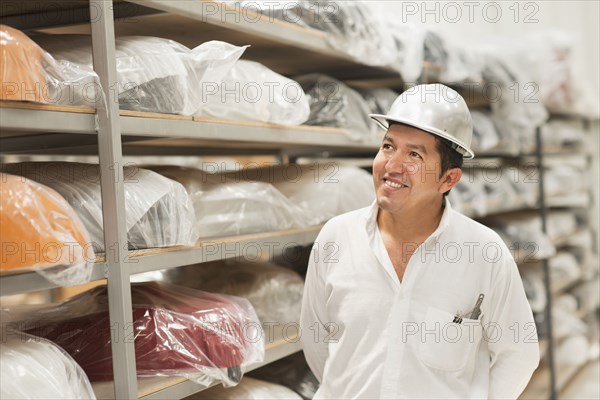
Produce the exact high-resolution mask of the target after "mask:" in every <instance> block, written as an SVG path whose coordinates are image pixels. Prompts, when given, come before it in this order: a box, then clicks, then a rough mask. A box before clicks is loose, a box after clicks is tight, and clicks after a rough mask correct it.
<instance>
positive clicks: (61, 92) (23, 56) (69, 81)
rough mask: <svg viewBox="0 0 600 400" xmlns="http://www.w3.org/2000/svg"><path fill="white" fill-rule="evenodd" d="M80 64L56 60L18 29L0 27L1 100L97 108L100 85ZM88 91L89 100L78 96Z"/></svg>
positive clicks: (74, 61) (94, 74) (93, 73)
mask: <svg viewBox="0 0 600 400" xmlns="http://www.w3.org/2000/svg"><path fill="white" fill-rule="evenodd" d="M79 62H80V61H79V60H71V61H65V60H58V61H57V60H55V59H54V58H53V57H52V56H51V55H50V54H48V53H47V52H46V51H44V50H43V49H42V48H41V47H40V46H38V45H37V44H36V43H35V42H34V41H33V40H31V39H30V38H29V37H28V36H27V35H25V34H24V33H23V32H21V31H19V30H18V29H14V28H11V27H9V26H6V25H0V86H1V91H0V99H2V100H12V101H32V102H36V103H57V104H72V105H91V106H95V101H96V98H97V97H98V96H101V93H102V91H101V90H100V83H99V82H100V81H99V79H98V76H97V75H96V73H95V72H94V71H93V70H92V69H87V68H85V66H82V65H80V64H79ZM82 90H85V93H86V95H87V96H86V97H84V96H75V95H74V94H75V93H76V92H78V91H79V92H80V93H82Z"/></svg>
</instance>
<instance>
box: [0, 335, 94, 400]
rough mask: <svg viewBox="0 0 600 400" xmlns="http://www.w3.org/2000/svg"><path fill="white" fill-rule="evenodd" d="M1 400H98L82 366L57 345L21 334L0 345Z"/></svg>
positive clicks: (8, 336)
mask: <svg viewBox="0 0 600 400" xmlns="http://www.w3.org/2000/svg"><path fill="white" fill-rule="evenodd" d="M0 381H1V382H2V386H0V398H1V399H11V400H12V399H40V400H42V399H44V400H45V399H69V400H71V399H95V398H96V396H95V395H94V391H93V390H92V386H91V385H90V381H89V380H88V378H87V376H86V375H85V373H84V372H83V370H82V369H81V367H80V366H79V365H77V363H76V362H75V361H74V360H73V359H72V358H71V356H69V355H68V354H67V353H66V352H65V351H64V350H63V349H61V348H60V347H58V346H57V345H55V344H54V343H52V342H50V341H48V340H45V339H42V338H39V337H35V336H31V335H27V334H25V333H21V332H11V333H8V334H6V332H5V333H4V334H3V335H2V341H0Z"/></svg>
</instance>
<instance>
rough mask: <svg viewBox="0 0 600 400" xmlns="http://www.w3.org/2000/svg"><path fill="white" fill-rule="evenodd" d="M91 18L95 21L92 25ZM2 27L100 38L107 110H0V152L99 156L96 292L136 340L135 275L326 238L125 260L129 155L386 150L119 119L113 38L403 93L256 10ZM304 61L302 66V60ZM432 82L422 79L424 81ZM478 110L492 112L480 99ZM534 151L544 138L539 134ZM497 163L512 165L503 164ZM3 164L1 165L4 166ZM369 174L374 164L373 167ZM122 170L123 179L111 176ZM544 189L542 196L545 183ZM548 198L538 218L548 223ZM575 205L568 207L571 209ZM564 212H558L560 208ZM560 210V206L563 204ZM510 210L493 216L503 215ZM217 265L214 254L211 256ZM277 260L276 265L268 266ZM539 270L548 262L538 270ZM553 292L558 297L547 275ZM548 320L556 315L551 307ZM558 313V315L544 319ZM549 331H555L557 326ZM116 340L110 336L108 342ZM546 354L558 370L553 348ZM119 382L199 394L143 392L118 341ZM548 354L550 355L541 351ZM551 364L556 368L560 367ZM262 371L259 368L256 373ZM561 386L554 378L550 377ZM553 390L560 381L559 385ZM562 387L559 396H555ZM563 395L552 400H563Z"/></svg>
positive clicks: (67, 13)
mask: <svg viewBox="0 0 600 400" xmlns="http://www.w3.org/2000/svg"><path fill="white" fill-rule="evenodd" d="M90 16H91V17H90ZM0 18H1V23H3V24H7V25H10V26H13V27H15V28H18V29H23V30H27V29H42V30H45V31H46V32H49V33H63V32H69V33H90V34H91V35H92V44H93V55H94V69H95V71H96V72H97V74H98V75H99V77H100V81H101V84H102V87H103V88H104V92H105V93H104V94H105V97H106V99H107V100H108V101H106V103H103V104H98V109H97V110H95V109H91V108H82V107H66V106H53V105H39V104H36V105H32V104H29V103H14V102H2V103H0V128H1V132H0V151H1V152H2V153H11V154H19V153H27V154H93V155H98V156H99V163H100V169H101V171H102V175H101V186H102V211H103V215H104V235H105V237H104V240H105V243H109V244H110V243H112V244H115V245H114V246H111V245H109V246H105V248H106V249H108V250H107V253H106V254H105V255H104V256H100V257H98V258H97V260H96V262H95V266H94V269H93V274H92V280H100V279H107V281H108V286H109V304H110V316H111V324H116V326H119V327H122V332H121V334H125V335H126V336H125V337H127V334H129V335H130V337H132V333H133V332H132V324H131V295H130V282H129V277H130V275H133V274H136V273H141V272H146V271H152V270H158V269H163V268H174V267H177V266H180V265H187V264H192V263H197V262H205V261H213V260H217V259H223V258H226V257H238V256H242V254H240V253H235V252H234V253H232V252H230V251H229V252H227V254H225V252H223V251H220V250H217V251H214V249H213V248H211V251H210V252H208V251H207V249H209V248H210V246H216V247H217V248H219V246H220V245H221V244H223V243H232V242H233V243H238V244H241V245H243V244H244V243H248V242H249V241H252V243H254V244H256V243H258V248H259V249H265V244H266V243H267V242H269V241H272V240H273V239H279V240H280V241H281V243H295V244H297V245H309V244H310V243H312V241H314V239H315V238H316V235H317V233H318V231H319V229H320V227H318V226H317V227H311V228H308V229H296V230H288V231H280V232H266V233H264V234H258V235H247V236H239V237H230V238H219V239H214V240H204V241H201V242H199V243H198V244H197V245H196V246H193V247H185V248H184V247H178V248H167V249H160V250H157V249H148V250H143V251H136V252H128V251H121V252H119V249H124V248H126V247H125V246H126V243H127V238H126V229H125V226H124V221H125V218H124V215H125V212H126V210H125V204H124V187H123V165H124V164H123V152H127V153H128V154H132V155H143V154H153V155H158V154H160V155H165V154H179V155H181V154H185V155H201V154H225V153H226V154H256V153H257V152H260V154H274V155H281V154H286V155H287V154H291V155H292V156H293V157H294V158H296V157H298V156H302V155H307V156H314V155H315V154H320V153H326V154H327V156H328V157H335V156H343V157H349V156H354V157H357V159H356V160H357V161H354V162H355V163H358V164H360V165H361V166H364V162H363V161H361V160H364V157H371V158H372V156H373V155H374V154H375V152H376V151H377V148H378V147H379V144H380V143H379V140H378V139H377V138H375V137H374V138H373V140H371V141H367V142H355V141H352V140H350V139H348V137H347V136H346V135H345V134H344V131H343V130H342V129H337V128H320V127H308V126H299V127H288V126H278V125H272V124H264V123H253V122H240V121H223V120H214V119H207V118H195V117H183V116H176V115H162V114H152V113H138V112H130V111H119V107H118V101H116V100H115V99H111V98H110V97H109V96H110V91H109V90H107V89H106V88H110V87H114V84H115V82H116V81H117V80H116V66H115V57H114V56H115V40H114V38H115V34H117V35H126V34H136V35H155V34H156V27H157V26H160V35H161V37H165V38H169V39H173V40H176V41H179V42H180V43H182V44H184V45H187V46H189V47H193V46H196V45H198V44H200V43H201V42H202V41H205V40H206V39H207V38H208V37H210V38H217V39H220V40H224V41H228V42H230V43H233V44H236V45H245V44H248V43H251V44H252V46H251V47H250V48H249V49H248V50H247V51H246V53H245V56H244V58H248V59H252V60H255V61H258V62H261V63H263V64H265V65H266V66H267V67H269V68H271V69H273V70H274V71H276V72H278V73H281V74H283V75H287V76H293V75H296V74H302V73H309V72H317V71H318V72H321V73H326V74H329V75H331V76H333V77H335V78H338V79H341V80H345V81H352V82H354V83H359V84H360V85H365V86H369V85H373V86H375V87H383V86H387V87H391V88H395V89H398V88H401V87H402V85H403V82H402V80H401V77H400V76H399V74H398V73H397V72H396V71H393V70H391V69H389V68H383V67H376V66H369V65H364V64H361V63H359V62H357V61H355V60H353V59H352V57H351V56H349V55H348V54H345V53H343V52H341V51H337V50H334V49H333V48H332V47H331V46H330V45H329V42H328V38H327V34H326V33H323V32H320V31H316V30H313V29H308V28H302V27H298V26H296V25H293V24H290V23H287V22H284V21H278V20H274V19H269V18H264V16H263V17H260V16H259V15H258V14H257V13H255V12H253V11H251V10H245V11H242V10H240V9H239V8H236V7H232V6H227V5H224V4H223V3H218V2H216V1H210V0H177V1H170V0H129V1H122V0H114V1H112V0H65V1H63V2H59V3H54V2H53V3H52V4H51V3H50V2H44V1H40V0H26V1H24V0H21V1H18V0H7V1H4V2H2V4H1V5H0ZM299 59H302V60H308V61H307V62H304V63H299V62H297V60H299ZM425 75H426V74H425ZM474 102H475V103H476V104H471V105H475V106H482V105H483V106H484V105H485V102H484V101H483V102H482V99H481V98H477V99H475V101H474ZM537 135H538V139H539V138H540V136H539V129H538V130H537ZM542 150H543V148H542V144H541V140H538V143H537V146H536V153H535V154H534V156H537V157H538V159H537V160H538V168H539V170H540V171H541V170H543V168H542V160H541V158H540V157H541V156H542ZM499 156H500V157H501V158H502V157H505V155H503V154H500V155H499ZM0 161H1V157H0ZM367 165H368V164H367ZM114 166H116V167H117V168H114ZM541 172H542V173H541V174H540V184H541V185H543V171H541ZM544 197H545V196H544V194H543V190H540V198H541V199H540V201H541V202H542V204H541V208H540V212H541V214H542V218H544V214H545V212H546V211H545V209H546V207H547V206H549V205H550V206H551V205H552V203H550V204H544V201H545V199H544ZM566 203H567V204H568V201H567V202H566ZM559 205H560V204H559ZM563 205H564V204H563ZM507 211H510V210H503V209H498V210H492V212H507ZM209 253H210V254H209ZM270 255H271V256H276V255H277V254H270ZM542 262H543V261H542ZM544 271H545V276H546V280H545V285H546V289H547V293H548V295H549V296H550V297H551V295H552V290H551V282H550V280H549V275H548V272H549V271H548V268H547V264H546V265H545V268H544ZM52 287H55V286H54V285H52V284H51V283H49V282H47V281H45V280H44V279H43V278H41V277H39V276H38V275H37V274H35V273H26V274H16V275H7V276H3V277H1V278H0V293H1V294H2V295H7V294H15V293H23V292H28V291H35V290H44V289H49V288H52ZM548 310H550V307H549V306H548ZM548 312H550V311H548ZM550 320H551V319H548V321H550ZM111 331H112V330H111ZM273 339H274V340H272V341H271V342H270V343H268V344H267V352H266V359H265V362H264V363H263V364H265V363H268V362H272V361H275V360H277V359H279V358H281V357H284V356H286V355H289V354H291V353H293V352H296V351H299V350H300V345H299V342H298V341H290V340H287V341H281V337H280V336H279V337H277V338H273ZM540 345H541V346H542V347H543V346H547V347H546V348H545V349H544V348H543V349H542V352H544V353H547V355H546V357H548V358H549V360H552V357H553V354H552V350H553V340H552V339H551V337H550V338H547V339H546V340H545V341H543V342H542V343H540ZM112 346H113V348H112V350H113V368H114V372H115V374H114V375H115V379H114V382H111V383H105V384H103V385H100V386H96V387H95V390H96V391H97V394H101V397H111V394H113V393H114V396H115V398H138V397H143V398H148V399H150V398H180V397H184V396H186V395H189V394H192V393H194V392H197V391H199V390H201V389H202V387H200V386H199V385H197V384H195V383H193V382H191V381H187V380H185V379H183V378H156V379H154V378H152V379H150V380H148V379H141V380H138V379H137V378H136V375H135V355H134V346H133V343H132V342H124V341H119V340H113V341H112ZM545 350H547V351H545ZM552 364H553V363H552V361H550V365H552ZM259 366H260V365H255V366H251V367H250V368H251V369H253V368H257V367H259ZM551 371H552V372H551V374H552V375H553V374H554V372H553V368H551ZM552 379H553V382H554V381H555V380H556V379H555V378H552ZM552 387H553V388H554V387H556V384H554V383H553V384H552ZM555 392H556V391H555V389H552V393H553V394H555Z"/></svg>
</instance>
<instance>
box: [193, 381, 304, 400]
mask: <svg viewBox="0 0 600 400" xmlns="http://www.w3.org/2000/svg"><path fill="white" fill-rule="evenodd" d="M203 399H207V400H208V399H210V400H229V399H231V400H233V399H244V400H280V399H286V400H296V399H297V400H302V397H300V396H298V395H297V394H296V393H294V392H293V391H292V390H290V389H288V388H286V387H285V386H282V385H277V384H275V383H271V382H266V381H261V380H258V379H252V378H248V377H244V379H242V381H241V382H240V384H239V385H237V386H236V387H233V388H223V387H219V386H216V387H212V388H210V389H208V390H204V391H202V392H199V393H196V394H194V395H191V396H189V397H186V398H185V400H203Z"/></svg>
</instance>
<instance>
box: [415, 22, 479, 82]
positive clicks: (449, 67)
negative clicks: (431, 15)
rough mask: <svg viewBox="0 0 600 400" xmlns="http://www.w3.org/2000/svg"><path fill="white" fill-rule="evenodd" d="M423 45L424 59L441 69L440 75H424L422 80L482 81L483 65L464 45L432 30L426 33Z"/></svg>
mask: <svg viewBox="0 0 600 400" xmlns="http://www.w3.org/2000/svg"><path fill="white" fill-rule="evenodd" d="M423 46H424V57H423V59H424V61H425V62H426V63H429V64H431V65H432V66H433V67H435V68H436V69H439V76H428V77H426V76H423V77H422V80H424V81H425V80H439V81H443V82H463V81H472V82H481V79H482V76H481V67H482V65H481V64H480V62H479V60H478V59H477V58H476V57H475V55H474V54H471V53H468V52H467V50H466V49H464V48H463V47H458V46H455V45H454V44H452V43H450V42H449V41H447V40H445V39H444V38H443V37H442V35H440V34H438V33H437V32H433V31H431V30H429V31H427V32H426V33H425V38H424V41H423ZM424 72H428V71H424Z"/></svg>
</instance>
